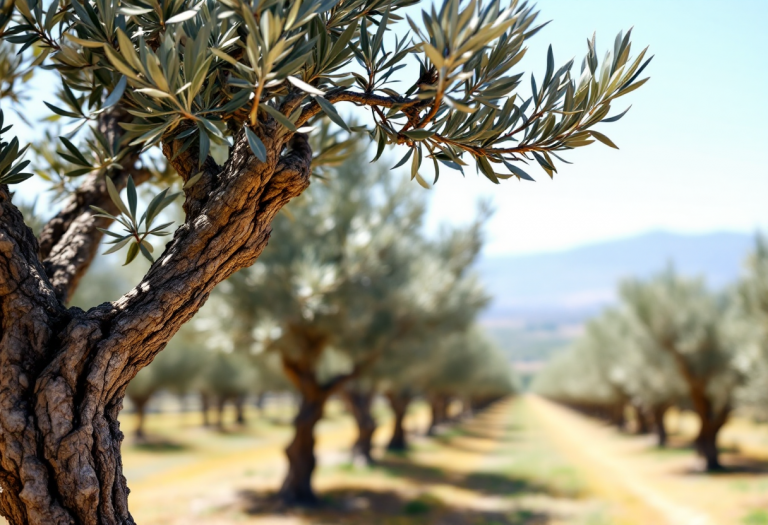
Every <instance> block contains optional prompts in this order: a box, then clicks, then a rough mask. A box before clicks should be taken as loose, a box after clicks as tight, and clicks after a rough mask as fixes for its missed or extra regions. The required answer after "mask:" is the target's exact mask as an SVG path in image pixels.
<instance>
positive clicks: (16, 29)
mask: <svg viewBox="0 0 768 525" xmlns="http://www.w3.org/2000/svg"><path fill="white" fill-rule="evenodd" d="M414 3H416V0H353V1H350V2H340V1H339V0H204V1H192V0H132V1H131V2H128V1H122V2H119V1H117V0H86V1H81V0H53V1H52V2H50V3H49V4H48V6H47V7H45V8H44V6H43V2H42V1H41V0H17V1H14V2H11V1H6V2H4V3H3V7H2V9H0V45H3V46H5V47H4V48H3V49H4V50H9V49H10V48H9V44H12V45H13V46H15V48H16V49H17V50H18V52H19V53H20V55H21V56H26V55H29V54H30V53H31V52H32V51H33V50H34V53H33V54H32V56H31V57H30V58H29V59H25V60H26V62H24V64H25V65H24V66H23V69H24V74H23V75H22V77H23V78H22V82H19V81H18V78H17V77H18V74H17V73H16V72H14V71H13V69H18V68H21V67H22V66H21V65H20V64H21V63H19V65H17V66H16V67H15V68H11V67H7V64H6V67H5V68H4V69H2V71H4V72H3V75H4V76H5V77H6V83H5V91H4V96H6V97H9V98H11V99H13V98H14V97H17V98H18V95H19V91H20V89H22V87H21V86H23V84H24V82H23V80H25V79H28V75H29V74H31V72H33V71H34V69H35V68H38V67H42V68H45V69H48V70H50V71H53V72H55V73H57V74H58V75H59V76H60V78H61V90H60V92H59V93H58V99H59V100H58V101H50V102H49V101H46V102H45V103H46V105H47V106H48V107H49V108H50V110H51V112H52V115H51V117H52V118H56V119H63V120H64V121H66V122H72V123H73V124H76V127H75V128H74V129H72V130H71V131H69V132H68V133H67V134H66V135H62V136H61V137H60V142H61V144H62V146H63V148H61V149H59V150H58V153H59V156H60V157H61V159H63V161H64V166H58V167H57V166H51V170H54V171H56V170H58V171H59V172H63V173H66V174H67V176H69V177H78V176H81V175H84V174H86V173H91V172H94V171H98V172H99V173H103V174H104V175H105V176H107V177H109V176H110V174H111V173H113V172H114V170H116V169H121V168H122V167H123V166H122V164H120V163H121V162H124V161H125V160H126V159H130V161H131V162H134V160H135V158H136V156H141V158H142V159H143V161H146V160H147V158H148V157H147V155H146V154H143V153H142V152H145V151H147V150H149V149H150V148H152V147H153V146H156V145H158V144H160V142H161V141H162V142H166V143H167V142H170V141H172V140H178V141H181V142H183V146H182V147H180V148H178V149H177V150H176V151H175V155H180V154H181V153H183V152H184V151H186V150H187V149H188V148H190V147H191V146H192V145H195V146H196V148H197V149H198V150H199V155H198V158H199V163H200V165H201V166H202V165H203V163H204V162H205V160H206V158H207V157H208V154H209V152H210V151H211V149H212V145H217V144H218V145H219V146H220V147H223V148H225V149H226V148H228V147H229V146H230V145H231V144H232V141H233V139H234V137H236V136H237V134H238V133H240V132H241V131H242V130H243V129H245V135H246V136H247V139H248V142H249V144H250V146H251V149H252V151H253V153H254V155H255V156H256V157H257V158H258V159H259V160H261V161H262V162H266V161H267V155H272V153H270V152H268V151H267V150H266V147H265V145H264V144H263V142H262V141H261V139H260V138H259V133H257V132H258V131H259V130H260V129H261V128H262V126H263V124H264V123H265V122H267V121H276V122H277V123H279V124H280V126H279V128H278V129H279V131H278V135H279V136H283V135H284V136H286V138H287V137H288V136H290V135H292V134H294V133H297V132H298V131H309V130H311V129H312V126H313V125H314V123H315V122H317V120H318V119H319V118H321V117H323V116H327V117H328V118H329V119H330V120H331V121H333V122H334V123H336V124H337V125H338V126H340V127H341V128H343V129H345V130H351V129H355V130H362V129H367V132H368V133H369V135H370V138H371V140H373V141H374V142H376V143H377V146H378V151H377V154H376V158H379V156H380V155H381V154H382V152H383V151H384V149H385V147H386V146H387V145H399V146H401V147H405V148H407V153H406V155H405V157H404V158H403V159H402V160H401V161H400V162H399V163H398V165H402V164H405V163H406V162H410V167H411V178H416V179H417V180H418V181H419V183H421V184H422V185H426V182H425V181H424V179H423V177H422V176H421V175H420V173H419V171H420V169H421V165H422V162H423V161H424V160H425V159H429V160H431V161H432V163H433V166H434V172H435V177H436V178H437V176H438V175H439V170H440V168H441V166H442V167H449V168H451V169H455V170H460V171H462V172H463V169H464V166H467V165H469V164H470V162H468V160H470V159H471V160H472V161H474V163H475V164H476V166H477V168H478V169H479V170H480V172H482V173H483V174H484V175H485V176H486V177H488V178H489V179H491V180H492V181H493V182H497V183H498V182H499V180H500V179H506V178H510V177H513V176H514V177H517V178H518V179H531V176H530V175H529V174H528V173H527V172H526V171H525V170H523V168H521V167H520V163H526V162H534V163H535V164H538V165H539V166H541V167H542V168H543V169H544V170H545V171H546V172H547V173H548V174H549V175H550V176H552V175H553V173H554V172H556V171H557V169H556V167H555V165H556V159H559V157H558V155H557V153H556V152H563V151H566V150H570V149H573V148H576V147H581V146H585V145H587V144H590V143H592V142H594V140H598V141H600V142H603V143H605V144H607V145H609V146H612V147H615V145H614V144H613V142H612V141H611V140H610V139H608V138H607V137H606V136H605V135H603V134H602V133H601V132H598V131H596V130H595V129H594V127H595V125H597V124H598V123H601V122H604V123H605V122H613V121H616V120H618V119H619V118H621V117H622V116H623V115H624V114H625V113H626V111H623V112H621V113H618V114H616V115H614V116H609V113H610V111H611V108H612V105H614V104H615V102H616V100H617V99H619V98H620V97H622V96H624V95H626V94H627V93H630V92H631V91H633V90H635V89H636V88H638V87H639V86H641V85H642V84H643V83H644V82H645V81H646V80H647V79H640V78H639V77H640V75H641V73H642V71H643V70H644V68H645V67H646V66H647V64H648V62H649V61H650V59H646V57H645V55H646V50H643V51H641V52H640V53H639V54H638V55H637V56H635V57H633V56H632V53H631V42H630V33H631V31H630V32H627V33H626V34H623V33H619V35H617V37H616V39H615V42H614V44H613V46H612V48H611V49H610V50H609V51H608V52H607V53H606V55H605V57H604V59H603V60H602V62H600V61H599V60H598V56H597V49H596V45H595V39H594V37H593V38H592V39H591V40H588V52H587V55H586V57H585V58H584V60H583V61H582V64H581V70H580V72H578V73H575V72H573V71H572V69H573V68H572V66H573V61H569V62H566V63H565V64H562V65H560V66H558V65H556V62H555V58H554V54H553V51H552V49H551V48H550V49H549V52H548V54H547V59H546V72H545V74H544V76H543V77H540V78H539V80H538V81H537V80H536V79H535V78H534V77H533V76H531V77H530V81H531V82H530V84H531V94H530V96H524V95H523V94H521V93H520V89H519V88H520V85H521V83H522V82H523V76H524V74H523V72H521V71H519V72H518V71H515V66H516V65H517V63H518V62H519V61H520V59H521V58H522V57H523V56H524V54H525V52H526V49H527V48H526V42H527V41H528V39H530V38H531V37H532V36H533V35H535V34H536V33H537V32H538V31H539V30H540V29H541V27H543V25H545V24H541V25H536V19H537V16H538V12H537V11H536V10H535V7H534V6H532V5H528V3H527V2H519V1H518V0H512V1H511V2H510V3H509V5H502V3H501V0H490V1H487V2H480V1H478V0H471V1H468V2H460V1H459V0H446V1H445V2H443V3H442V4H441V5H439V6H432V7H431V8H429V9H426V10H424V11H422V16H421V20H420V21H414V20H412V19H410V18H408V19H407V21H405V20H404V19H403V16H402V15H400V14H399V12H400V11H401V9H402V8H403V7H406V6H409V5H411V4H414ZM390 33H394V37H393V38H390V37H388V36H387V35H388V34H390ZM4 60H5V62H8V60H9V59H7V58H5V59H4ZM5 62H3V63H5ZM409 63H411V64H414V65H415V64H418V72H419V74H418V76H415V75H414V76H412V77H411V78H407V75H405V73H406V71H407V70H405V69H404V68H405V66H406V65H407V64H409ZM404 75H405V78H401V77H403V76H404ZM395 81H398V82H400V81H402V82H404V83H405V87H403V88H399V89H397V90H395V89H394V87H393V86H394V84H393V83H394V82H395ZM340 102H351V103H354V104H356V105H358V106H361V107H367V108H369V109H370V112H371V117H372V122H373V124H372V126H370V127H368V128H364V127H362V126H353V125H351V124H350V123H349V121H348V119H347V117H345V116H342V114H341V113H339V112H338V111H337V109H336V107H335V104H337V103H340ZM105 112H111V113H113V114H114V115H116V116H117V118H118V119H119V125H120V126H121V128H122V129H123V130H124V131H125V133H124V135H122V136H121V137H120V138H119V140H118V139H117V137H106V136H105V135H104V133H103V132H102V130H101V129H100V128H99V125H98V123H99V119H100V118H101V117H102V116H103V115H104V114H105ZM78 130H80V132H79V133H78ZM76 135H77V136H76ZM77 137H81V139H80V140H79V141H78V140H77ZM328 147H329V148H330V149H331V150H332V151H334V148H335V147H334V145H333V144H330V145H329V146H328ZM20 151H21V150H19V149H18V148H10V150H9V151H7V152H5V153H6V155H5V157H6V160H7V162H8V163H12V162H16V160H17V157H18V155H19V152H20ZM83 151H86V152H87V153H83ZM335 151H337V152H338V150H337V149H336V150H335ZM316 153H318V155H317V157H318V158H317V159H316V160H317V163H316V164H320V163H321V160H322V159H320V157H322V155H323V152H319V151H318V152H316ZM325 153H326V154H327V152H325ZM326 156H328V155H326ZM330 156H334V154H333V153H331V154H330ZM8 159H10V160H8ZM49 160H51V159H49ZM51 164H61V163H60V162H58V161H54V162H51ZM36 171H37V172H38V173H40V172H45V171H46V170H44V169H38V170H36ZM15 175H17V174H14V176H9V177H6V179H5V182H19V181H20V180H21V179H20V178H19V177H18V176H15ZM153 180H154V181H155V182H162V181H161V180H159V178H158V177H154V178H153ZM190 183H193V181H188V183H187V184H190ZM59 187H60V188H65V187H66V185H59ZM121 211H122V210H121ZM127 215H128V214H126V213H125V212H123V213H122V217H123V218H125V217H126V216H127ZM119 242H120V241H119ZM142 247H145V248H146V251H149V248H148V246H146V245H145V243H143V242H142V241H141V240H136V241H135V242H132V243H131V248H129V249H130V250H132V253H133V255H134V256H135V254H136V253H138V251H142V253H144V252H145V250H144V249H142ZM144 255H145V256H148V254H147V253H144ZM128 259H131V257H130V255H129V257H128Z"/></svg>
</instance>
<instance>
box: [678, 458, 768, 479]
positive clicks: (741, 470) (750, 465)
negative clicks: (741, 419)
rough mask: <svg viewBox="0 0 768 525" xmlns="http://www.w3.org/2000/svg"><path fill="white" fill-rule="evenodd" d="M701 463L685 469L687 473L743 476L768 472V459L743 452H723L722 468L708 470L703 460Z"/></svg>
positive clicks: (761, 474)
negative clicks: (704, 466)
mask: <svg viewBox="0 0 768 525" xmlns="http://www.w3.org/2000/svg"><path fill="white" fill-rule="evenodd" d="M698 463H699V464H698V465H696V466H693V467H691V468H687V469H685V470H684V471H683V473H684V474H687V475H698V476H717V477H726V476H742V475H750V474H752V475H756V476H764V475H765V474H766V473H768V460H765V459H761V458H754V457H749V456H745V455H742V454H734V453H727V452H726V453H721V455H720V463H721V465H722V468H721V469H719V470H710V471H707V470H705V469H704V468H703V462H702V461H699V462H698Z"/></svg>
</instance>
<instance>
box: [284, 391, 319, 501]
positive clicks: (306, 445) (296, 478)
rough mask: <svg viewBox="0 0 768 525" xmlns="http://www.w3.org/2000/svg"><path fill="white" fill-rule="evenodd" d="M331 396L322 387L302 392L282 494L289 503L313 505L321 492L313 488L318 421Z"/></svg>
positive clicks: (294, 423) (288, 453) (288, 451)
mask: <svg viewBox="0 0 768 525" xmlns="http://www.w3.org/2000/svg"><path fill="white" fill-rule="evenodd" d="M327 399H328V396H327V395H325V393H323V392H322V391H320V390H319V389H318V390H315V391H314V392H311V391H310V390H309V389H306V390H305V391H304V392H302V398H301V404H300V405H299V412H298V414H296V417H295V418H294V420H293V426H294V429H295V430H294V435H293V440H292V441H291V443H290V445H288V448H286V449H285V454H286V456H287V457H288V474H287V475H286V477H285V481H283V485H282V487H281V489H280V497H281V498H282V499H283V501H284V502H285V503H286V504H288V505H298V506H313V505H316V504H317V501H318V500H317V496H316V495H315V491H314V490H313V489H312V473H313V472H314V470H315V465H316V460H315V425H317V422H318V421H320V419H322V417H323V408H324V407H325V402H326V401H327Z"/></svg>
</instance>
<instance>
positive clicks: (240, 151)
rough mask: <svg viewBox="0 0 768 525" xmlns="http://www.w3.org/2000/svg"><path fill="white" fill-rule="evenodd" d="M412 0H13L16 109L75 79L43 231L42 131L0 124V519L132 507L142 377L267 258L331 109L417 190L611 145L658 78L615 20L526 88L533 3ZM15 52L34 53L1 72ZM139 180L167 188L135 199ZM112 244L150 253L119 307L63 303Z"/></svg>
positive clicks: (316, 159)
mask: <svg viewBox="0 0 768 525" xmlns="http://www.w3.org/2000/svg"><path fill="white" fill-rule="evenodd" d="M413 3H414V2H413V0H352V1H350V2H338V1H337V0H265V1H249V0H219V1H216V0H205V1H202V2H192V1H191V0H167V1H166V0H132V1H122V2H113V1H111V0H84V1H82V2H81V1H80V0H53V1H51V2H49V3H48V4H47V5H44V4H43V2H42V1H41V0H17V1H9V0H5V1H3V3H2V6H0V42H2V45H3V46H4V47H3V53H2V54H1V55H2V57H0V60H2V61H3V64H4V65H3V67H0V71H1V72H2V73H3V75H4V77H3V80H2V92H3V95H4V98H3V104H4V106H5V105H6V104H10V105H11V106H12V105H13V101H14V94H18V93H20V92H21V91H23V90H24V89H25V88H26V84H27V80H28V77H29V75H30V73H32V74H34V72H35V71H36V70H37V69H38V68H46V69H47V70H48V71H49V72H50V74H53V75H56V76H57V78H58V79H59V81H60V84H59V93H58V95H59V96H58V99H54V98H50V99H49V100H46V101H44V102H45V103H46V105H47V106H48V108H49V109H50V112H51V113H50V114H51V116H54V115H56V116H58V117H60V121H61V122H62V123H64V124H65V125H67V128H66V131H65V132H64V133H62V134H61V135H60V138H59V140H58V143H57V145H56V146H54V147H53V148H51V147H50V145H48V146H46V144H45V143H44V144H38V145H37V146H36V148H35V150H36V155H35V158H34V159H32V160H34V162H35V165H34V166H33V168H34V171H35V172H36V173H39V174H41V175H42V176H44V177H45V178H47V179H48V180H50V181H51V184H52V186H53V187H54V188H55V190H56V191H57V192H58V194H57V196H58V200H57V202H58V206H57V207H56V211H55V213H54V214H53V216H52V217H50V219H49V220H48V222H47V223H46V224H45V225H44V226H43V228H42V231H41V233H40V235H39V238H35V236H34V235H33V234H32V232H31V230H30V229H29V228H28V227H27V226H26V225H25V222H24V219H23V217H22V215H21V213H20V212H19V211H18V209H17V208H16V207H15V206H14V204H13V203H12V200H11V191H10V189H9V187H8V185H12V184H17V183H20V182H22V181H23V180H25V179H26V178H27V177H29V176H30V174H31V173H32V171H31V170H30V166H29V164H28V163H29V162H30V161H29V160H24V159H23V156H24V153H25V150H26V146H24V145H22V144H20V143H19V141H18V140H17V139H16V138H13V137H11V135H10V134H9V129H8V127H7V126H6V125H5V123H0V132H1V133H2V138H0V144H1V145H0V283H1V284H0V312H2V314H0V326H2V344H0V370H1V371H2V372H1V375H0V404H1V405H2V406H3V411H2V414H0V418H2V426H3V432H2V434H0V485H1V486H2V487H3V491H2V493H1V494H0V513H2V514H3V515H4V516H6V517H7V518H8V519H9V520H10V521H11V523H14V524H21V523H46V524H48V523H131V522H132V521H133V520H132V518H131V515H130V512H129V510H128V488H127V484H126V481H125V478H124V476H123V474H122V460H121V457H120V446H121V442H122V439H123V434H122V432H121V431H120V429H119V423H118V420H117V418H118V414H119V412H120V409H121V407H122V400H123V397H124V395H125V389H126V388H127V385H128V383H129V382H130V380H131V379H132V378H133V377H134V376H135V375H136V374H137V373H138V372H139V371H140V370H141V369H142V368H143V367H145V366H146V365H147V364H149V363H150V362H151V361H152V359H153V358H154V357H155V356H156V355H157V353H158V352H160V351H161V350H162V349H163V348H164V346H165V345H166V343H167V342H168V341H169V340H170V339H171V337H172V336H173V334H174V333H175V332H176V331H178V329H179V328H180V327H181V326H182V325H183V324H184V323H185V322H187V321H188V320H189V319H190V318H191V317H192V316H193V315H194V314H195V312H197V310H198V309H199V308H200V307H201V306H202V305H203V303H204V302H205V300H206V299H207V297H208V295H209V294H210V292H211V291H212V290H213V288H214V287H215V286H216V285H217V284H218V283H220V282H221V281H223V280H224V279H226V278H227V277H228V276H230V275H231V274H233V273H234V272H235V271H237V270H239V269H241V268H244V267H247V266H250V265H251V264H252V263H253V262H254V261H255V260H256V259H257V258H258V257H259V255H260V253H261V251H262V250H263V249H264V247H265V246H266V244H267V241H268V239H269V235H270V231H271V223H272V220H273V219H274V217H275V214H276V213H277V212H278V211H279V210H280V208H282V207H283V206H284V205H285V204H286V203H287V202H288V201H289V200H290V199H292V198H293V197H296V196H297V195H299V194H301V193H302V192H303V191H304V190H305V189H306V188H307V186H308V184H309V176H310V173H311V171H312V169H313V164H314V165H315V166H317V165H318V164H321V163H322V162H324V153H327V152H328V150H330V151H333V148H334V147H335V144H333V143H330V144H327V145H324V146H326V148H325V149H324V150H321V151H317V150H315V151H313V149H312V148H311V147H310V143H309V141H308V138H307V134H308V133H312V127H313V125H314V124H315V122H316V121H317V119H319V118H321V117H322V116H323V115H326V116H327V117H328V118H330V119H331V120H333V121H334V122H335V123H336V124H337V125H338V126H339V127H341V128H344V129H348V128H349V126H348V124H347V122H346V120H345V118H343V117H342V116H341V113H340V112H339V111H338V110H337V109H336V106H337V104H339V103H343V102H348V103H352V104H354V105H356V106H359V107H362V108H365V109H367V110H368V111H369V112H370V115H371V124H370V126H369V127H368V128H367V131H368V133H369V135H370V137H371V139H372V140H373V142H374V143H375V144H376V145H377V147H378V153H379V154H380V153H382V152H383V150H384V149H385V148H386V147H387V145H393V146H397V148H398V149H400V150H401V151H402V152H404V153H405V157H404V159H403V161H401V162H402V163H405V162H408V163H409V165H410V167H411V173H412V175H413V177H414V178H416V179H418V180H419V182H422V183H424V180H423V177H422V176H421V175H420V170H421V169H422V165H423V163H424V162H428V163H431V164H432V166H434V169H435V173H436V174H437V170H438V169H441V166H442V167H444V168H445V167H447V168H449V169H453V170H466V169H470V168H472V167H475V166H476V167H477V168H478V169H479V170H480V172H482V173H483V174H484V175H485V176H487V177H488V178H489V179H491V180H492V181H493V182H498V181H499V180H500V179H504V178H509V177H513V176H514V177H517V178H530V175H529V174H528V173H527V172H526V171H524V170H523V168H521V163H522V162H524V161H529V162H533V163H534V164H538V165H539V166H541V167H542V168H543V169H544V170H545V171H546V172H547V173H548V174H550V175H552V174H553V173H554V172H555V170H556V164H557V159H558V157H557V154H558V153H560V152H563V151H566V150H568V149H571V148H575V147H580V146H585V145H587V144H589V143H591V142H593V140H599V141H601V142H604V143H607V144H609V145H612V142H611V141H610V139H608V138H607V137H605V136H604V135H603V134H602V133H600V132H598V131H596V130H594V127H595V126H596V125H597V124H598V123H600V122H606V121H613V120H617V119H618V118H620V117H621V116H622V115H623V114H624V113H618V114H616V116H610V115H609V112H610V111H611V108H612V107H613V106H614V105H615V102H616V100H617V99H618V98H619V97H622V96H623V95H625V94H627V93H629V92H631V91H632V90H634V89H636V88H637V87H638V86H640V85H642V83H643V82H645V80H644V79H640V78H639V75H640V74H641V72H642V71H643V69H644V67H645V65H646V64H647V60H645V59H644V55H645V51H643V52H641V53H640V54H639V55H638V56H637V57H636V58H634V57H632V56H631V53H630V47H631V46H630V40H629V34H627V35H622V34H620V35H619V37H618V38H617V39H616V41H615V44H614V46H613V48H612V49H611V50H610V51H609V52H608V54H607V55H606V56H605V59H604V60H603V61H602V62H599V61H598V57H597V50H596V49H595V45H594V39H593V40H591V41H590V42H589V52H588V55H587V57H586V59H585V60H584V62H583V63H582V67H581V72H578V71H576V72H575V73H574V72H573V71H572V62H567V63H565V64H563V65H562V66H560V67H558V66H557V65H556V63H555V59H554V55H553V53H552V52H551V51H550V52H549V53H548V55H547V58H546V70H545V71H546V72H545V74H544V75H543V76H540V77H539V78H538V79H537V80H536V79H534V78H533V77H531V91H532V92H531V94H530V96H523V95H522V94H521V93H520V90H518V87H519V86H520V85H521V83H522V82H523V73H522V72H516V71H515V70H514V66H515V64H516V63H517V62H518V61H519V60H520V59H521V58H522V57H523V55H524V53H525V49H526V48H525V43H526V40H527V39H529V38H530V37H531V36H533V35H534V34H535V33H536V32H537V31H538V30H539V29H540V27H541V26H536V25H535V19H536V15H537V13H536V11H535V10H534V8H533V7H532V6H528V5H527V4H521V3H518V2H517V1H514V0H513V1H512V2H511V3H510V4H509V5H502V4H501V3H500V1H497V0H492V1H489V2H485V3H481V2H478V1H470V2H465V3H463V4H462V3H460V2H459V1H458V0H449V1H446V2H444V3H442V4H440V5H438V6H436V7H434V8H430V9H428V10H427V11H425V12H424V13H423V16H422V17H421V20H419V21H418V22H416V21H413V20H410V19H409V20H407V21H406V20H403V17H402V16H401V15H400V14H399V13H400V11H401V9H402V8H403V7H404V6H407V5H409V4H413ZM389 35H394V36H389ZM9 46H14V51H16V52H17V53H20V54H21V55H22V57H23V58H22V61H21V63H20V64H19V65H16V66H10V67H9V66H7V64H8V63H9V61H11V60H16V59H14V58H13V55H12V54H11V53H9V52H8V51H9V49H10V48H9ZM406 64H413V65H414V66H415V67H413V68H409V69H411V70H412V71H414V72H417V73H415V74H413V75H410V76H408V75H405V73H407V70H403V71H399V70H400V68H403V67H404V66H405V65H406ZM401 74H402V75H401ZM397 76H405V78H403V79H402V82H401V83H400V84H399V85H398V88H397V90H395V89H393V88H392V85H391V84H390V82H392V81H393V80H394V79H395V78H396V77H397ZM17 98H18V97H17ZM342 113H344V112H342ZM36 126H37V127H38V128H43V127H44V126H45V125H44V124H39V125H38V124H36ZM36 131H39V133H36V136H38V137H41V139H43V138H44V137H45V133H43V129H37V130H36ZM45 142H46V143H47V141H45ZM212 152H214V153H215V152H218V153H217V156H216V159H217V160H214V157H212V156H211V153H212ZM377 157H378V155H377ZM326 158H327V156H326ZM144 184H147V185H151V186H157V187H159V188H163V187H164V189H162V190H158V191H159V192H158V193H157V194H156V196H155V198H152V199H147V200H148V201H149V202H148V204H147V205H146V206H144V205H141V207H140V206H139V205H140V199H138V198H137V190H136V186H138V185H144ZM170 185H175V186H176V187H177V188H179V187H180V188H181V190H182V192H183V210H184V214H185V219H184V221H183V222H182V224H180V225H179V226H178V227H177V228H175V230H171V229H170V225H167V224H163V223H162V220H163V219H162V218H160V217H162V213H161V210H162V209H163V208H164V207H166V206H168V205H169V204H170V203H171V202H173V201H174V200H176V199H177V198H179V197H182V196H180V195H176V194H174V193H172V192H171V191H170V190H169V187H170ZM123 189H125V191H126V194H125V197H124V198H121V197H120V195H119V194H120V192H121V191H122V190H123ZM180 200H181V199H180ZM113 225H114V227H115V228H114V229H111V230H110V229H109V228H110V227H111V226H113ZM164 234H170V235H171V237H170V240H169V241H168V242H167V244H165V246H164V247H162V246H161V245H158V244H157V237H158V236H160V237H162V236H163V235H164ZM104 236H107V237H108V238H109V239H110V241H111V242H112V246H111V248H110V249H111V250H123V249H124V250H126V261H127V262H130V261H131V260H133V259H134V258H135V257H137V256H138V255H139V254H141V255H143V256H144V257H146V258H147V259H150V260H152V261H153V264H152V266H151V267H150V269H149V271H148V272H147V273H146V275H145V276H144V277H143V278H142V279H141V281H140V282H139V283H138V284H137V285H136V286H135V288H133V289H132V290H131V291H129V292H128V293H126V294H125V295H124V296H122V297H121V298H119V299H117V300H114V301H113V302H110V303H105V304H102V305H99V306H97V307H94V308H91V309H90V310H88V311H82V310H79V309H76V308H68V307H67V301H68V299H69V298H70V297H71V296H72V294H73V293H74V292H75V290H76V288H77V285H78V283H79V281H80V279H81V277H82V276H83V275H84V274H85V273H86V271H87V269H88V267H89V266H90V264H91V262H92V261H93V259H94V256H95V254H96V252H97V248H98V246H99V244H100V243H101V241H102V239H103V238H104ZM276 242H277V243H279V242H280V241H279V239H278V240H276ZM153 243H154V244H153Z"/></svg>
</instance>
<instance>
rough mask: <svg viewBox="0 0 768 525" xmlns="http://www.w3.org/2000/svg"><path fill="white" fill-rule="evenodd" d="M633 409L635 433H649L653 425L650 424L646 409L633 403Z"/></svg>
mask: <svg viewBox="0 0 768 525" xmlns="http://www.w3.org/2000/svg"><path fill="white" fill-rule="evenodd" d="M632 409H633V411H634V413H635V433H637V434H640V435H645V434H648V433H649V432H650V431H651V427H650V425H649V424H648V417H647V415H646V412H645V410H644V409H643V407H642V406H641V405H632Z"/></svg>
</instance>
